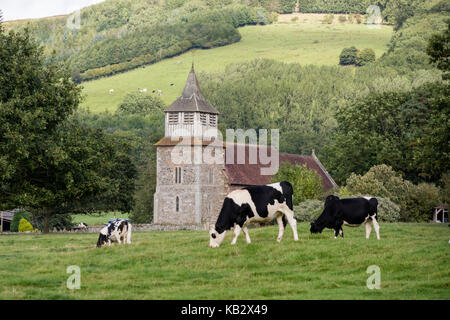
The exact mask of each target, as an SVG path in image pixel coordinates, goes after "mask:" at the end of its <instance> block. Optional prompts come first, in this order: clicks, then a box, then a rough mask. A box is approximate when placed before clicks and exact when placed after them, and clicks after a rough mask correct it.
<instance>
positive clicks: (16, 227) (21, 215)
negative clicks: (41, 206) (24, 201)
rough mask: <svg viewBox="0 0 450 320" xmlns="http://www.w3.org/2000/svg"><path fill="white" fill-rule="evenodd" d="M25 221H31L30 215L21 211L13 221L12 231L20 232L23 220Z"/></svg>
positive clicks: (17, 212)
mask: <svg viewBox="0 0 450 320" xmlns="http://www.w3.org/2000/svg"><path fill="white" fill-rule="evenodd" d="M22 218H23V219H25V220H27V221H30V213H29V212H27V211H25V210H19V211H16V213H14V217H13V219H12V221H11V226H10V231H11V232H19V224H20V220H21V219H22Z"/></svg>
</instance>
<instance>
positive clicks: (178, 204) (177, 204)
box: [175, 197, 180, 212]
mask: <svg viewBox="0 0 450 320" xmlns="http://www.w3.org/2000/svg"><path fill="white" fill-rule="evenodd" d="M175 211H176V212H180V198H179V197H176V199H175Z"/></svg>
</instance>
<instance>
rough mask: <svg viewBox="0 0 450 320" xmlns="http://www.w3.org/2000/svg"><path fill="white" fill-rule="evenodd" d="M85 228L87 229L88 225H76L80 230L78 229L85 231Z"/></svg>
mask: <svg viewBox="0 0 450 320" xmlns="http://www.w3.org/2000/svg"><path fill="white" fill-rule="evenodd" d="M87 227H88V225H87V223H85V222H80V223H79V224H78V228H80V229H87Z"/></svg>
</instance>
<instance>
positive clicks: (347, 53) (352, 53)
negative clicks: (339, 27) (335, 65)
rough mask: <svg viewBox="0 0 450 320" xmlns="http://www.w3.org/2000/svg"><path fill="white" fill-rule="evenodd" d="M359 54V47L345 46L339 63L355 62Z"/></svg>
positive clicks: (348, 63)
mask: <svg viewBox="0 0 450 320" xmlns="http://www.w3.org/2000/svg"><path fill="white" fill-rule="evenodd" d="M357 55H358V49H356V48H355V47H353V46H352V47H349V48H344V49H342V52H341V54H340V56H339V64H340V65H343V66H345V65H350V64H355V63H356V56H357Z"/></svg>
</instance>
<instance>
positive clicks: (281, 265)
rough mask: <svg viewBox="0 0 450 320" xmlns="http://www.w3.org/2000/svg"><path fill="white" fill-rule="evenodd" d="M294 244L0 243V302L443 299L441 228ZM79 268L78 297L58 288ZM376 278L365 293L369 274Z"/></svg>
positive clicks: (262, 239)
mask: <svg viewBox="0 0 450 320" xmlns="http://www.w3.org/2000/svg"><path fill="white" fill-rule="evenodd" d="M380 227H381V236H382V239H381V240H380V241H377V240H376V239H375V238H374V237H373V236H374V235H372V238H371V239H369V240H366V239H365V238H364V228H362V227H361V228H348V227H347V228H345V229H344V232H345V238H344V239H333V238H332V237H331V231H330V230H327V231H325V232H324V233H323V234H321V235H310V234H309V231H308V224H307V223H302V224H299V226H298V230H299V235H300V241H299V242H294V241H293V240H292V238H293V237H292V232H291V230H289V229H288V230H287V232H286V234H285V238H284V239H283V242H282V243H281V244H279V243H277V242H276V241H275V238H276V235H277V228H276V227H266V228H261V229H251V230H250V235H251V237H252V240H253V243H252V244H250V245H247V244H246V243H245V239H244V237H242V235H241V237H240V239H239V240H238V244H237V245H236V246H231V245H230V241H231V238H232V234H231V233H230V232H229V233H228V234H227V236H226V239H225V243H224V244H223V245H222V246H221V247H220V248H218V249H210V248H209V247H208V232H207V231H175V232H164V231H161V232H140V233H138V232H135V233H134V234H133V244H131V245H124V246H118V245H115V246H113V247H104V248H101V249H96V248H94V244H95V241H96V238H97V235H95V234H73V235H67V234H50V235H14V236H0V299H450V290H449V284H450V270H449V268H448V265H449V262H450V256H449V253H450V244H449V243H448V239H449V236H450V233H449V228H448V227H447V225H434V224H381V226H380ZM70 265H78V266H79V267H80V268H81V289H80V290H75V291H71V290H68V289H67V288H66V280H67V278H68V277H69V274H66V268H67V267H68V266H70ZM370 265H378V266H379V267H380V269H381V289H380V290H369V289H368V288H367V287H366V280H367V278H368V277H369V274H367V273H366V270H367V267H368V266H370Z"/></svg>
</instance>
